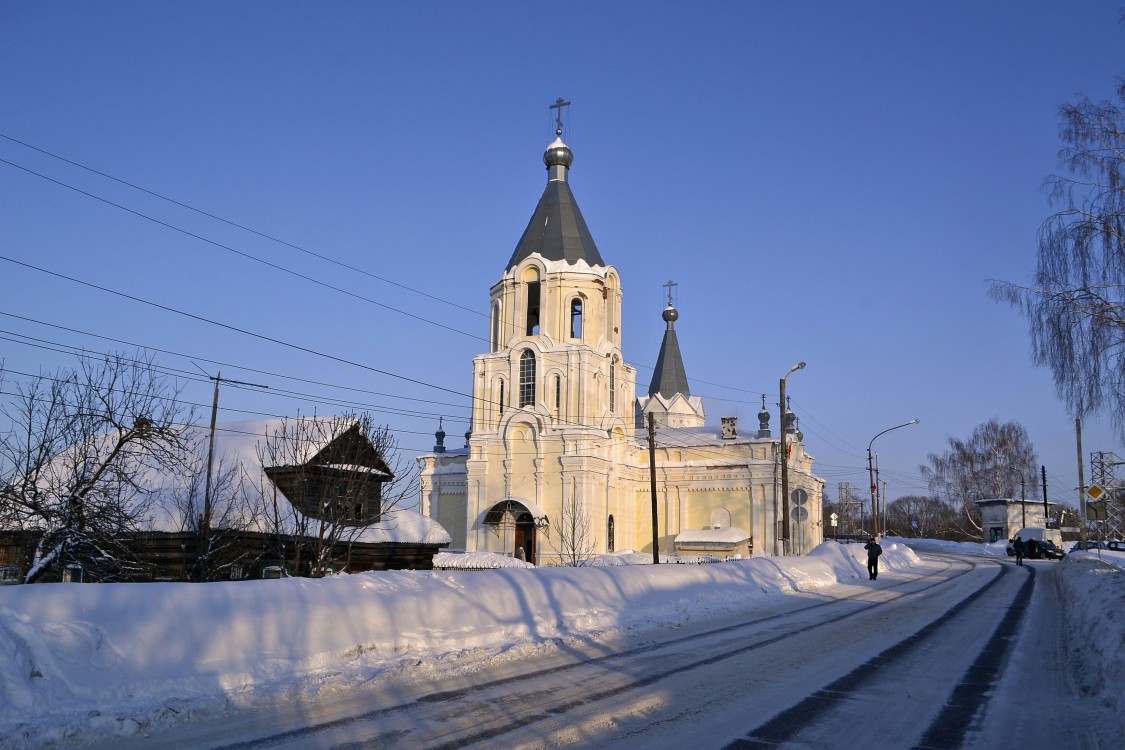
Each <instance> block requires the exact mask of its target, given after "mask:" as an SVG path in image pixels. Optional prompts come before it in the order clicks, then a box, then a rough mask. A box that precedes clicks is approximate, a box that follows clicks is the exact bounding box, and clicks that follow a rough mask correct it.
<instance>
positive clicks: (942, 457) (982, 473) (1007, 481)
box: [919, 419, 1039, 536]
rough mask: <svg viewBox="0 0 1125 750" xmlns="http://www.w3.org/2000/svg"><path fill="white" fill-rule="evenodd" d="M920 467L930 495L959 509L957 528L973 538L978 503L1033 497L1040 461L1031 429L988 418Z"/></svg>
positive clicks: (976, 531) (978, 525)
mask: <svg viewBox="0 0 1125 750" xmlns="http://www.w3.org/2000/svg"><path fill="white" fill-rule="evenodd" d="M928 458H929V464H928V465H926V464H924V465H922V466H920V467H919V471H921V473H922V477H923V478H924V479H925V480H926V481H927V482H928V483H929V486H930V491H931V492H933V493H935V494H937V495H938V496H939V497H940V498H941V499H943V500H945V501H946V502H948V503H950V504H951V505H952V506H953V507H955V508H959V509H960V511H961V512H960V515H959V518H958V519H957V522H956V523H955V524H954V525H955V527H956V528H957V529H958V530H960V531H962V532H963V533H965V534H966V535H970V536H978V535H979V534H980V533H981V532H982V525H981V514H980V508H979V507H978V506H977V505H976V501H977V500H986V499H990V498H1014V497H1019V496H1020V480H1021V478H1022V479H1023V481H1024V491H1025V492H1026V493H1027V494H1028V495H1029V496H1031V497H1034V496H1035V491H1036V488H1037V487H1038V486H1039V485H1038V480H1037V478H1036V469H1037V468H1038V466H1039V459H1038V457H1037V456H1036V453H1035V447H1034V446H1033V445H1032V443H1031V439H1030V438H1029V437H1028V435H1027V430H1025V429H1024V427H1023V425H1021V424H1020V423H1019V422H1016V421H1011V422H1005V423H1004V424H1001V423H1000V422H999V421H998V420H996V419H990V420H989V421H987V422H985V423H984V424H982V425H979V426H978V427H977V428H976V429H974V430H973V434H972V436H971V437H970V438H969V439H968V440H960V439H958V438H949V450H947V451H945V452H944V453H940V454H938V453H931V454H930V455H929V457H928Z"/></svg>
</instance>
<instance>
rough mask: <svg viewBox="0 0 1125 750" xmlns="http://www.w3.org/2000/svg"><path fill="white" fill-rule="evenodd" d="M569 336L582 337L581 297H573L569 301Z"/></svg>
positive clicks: (573, 337)
mask: <svg viewBox="0 0 1125 750" xmlns="http://www.w3.org/2000/svg"><path fill="white" fill-rule="evenodd" d="M570 337H571V338H572V339H581V338H582V298H581V297H575V298H574V299H572V300H571V301H570Z"/></svg>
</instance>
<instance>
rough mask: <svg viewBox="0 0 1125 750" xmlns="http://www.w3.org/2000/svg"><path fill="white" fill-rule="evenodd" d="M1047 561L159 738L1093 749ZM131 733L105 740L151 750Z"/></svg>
mask: <svg viewBox="0 0 1125 750" xmlns="http://www.w3.org/2000/svg"><path fill="white" fill-rule="evenodd" d="M1052 565H1053V564H1052V563H1035V564H1029V565H1027V566H1025V567H1023V568H1017V567H1015V566H1014V565H1012V564H1010V563H1009V562H1007V561H995V560H988V559H983V558H956V557H950V556H929V557H927V563H926V565H925V566H923V567H920V568H915V569H913V570H912V571H911V572H910V573H898V574H888V573H884V574H883V575H881V576H880V579H879V580H878V581H877V582H867V581H864V582H863V585H859V584H854V585H841V586H838V587H835V588H834V589H833V590H831V591H826V592H821V595H817V596H814V595H805V596H793V597H778V598H777V599H774V600H771V601H770V602H769V604H768V605H767V606H768V608H766V607H763V608H762V609H760V610H759V611H757V612H755V614H754V615H753V616H752V617H749V618H741V619H739V620H737V621H735V620H728V621H722V622H719V621H715V620H709V621H707V622H700V623H697V624H696V625H695V626H694V627H690V628H687V627H685V628H679V629H676V630H672V631H663V632H660V633H657V634H653V633H648V634H647V635H646V636H644V637H643V638H641V639H632V640H623V639H615V640H590V641H586V642H574V641H569V642H563V643H556V644H553V645H552V646H540V647H537V648H535V649H531V650H517V651H516V653H510V654H507V655H506V656H504V657H501V658H493V659H491V660H489V661H487V662H474V661H472V660H467V661H466V663H465V664H464V665H462V666H461V667H460V668H459V669H457V670H455V672H456V673H455V674H444V673H443V675H442V678H441V680H440V683H438V682H435V681H432V680H431V681H426V682H423V681H418V680H417V679H416V678H415V677H412V676H411V675H410V674H405V673H404V674H402V675H399V676H398V677H397V678H395V679H393V680H389V681H383V682H381V683H380V684H379V685H378V686H377V687H376V688H374V689H373V690H372V691H370V692H358V693H356V694H355V695H353V696H352V697H351V698H350V699H349V700H348V701H346V702H339V701H337V702H334V703H332V704H331V705H311V706H310V705H307V704H302V705H300V707H299V708H294V707H290V708H289V709H287V710H285V711H283V712H282V711H278V712H273V713H266V714H255V715H248V716H244V717H242V718H241V719H240V720H238V721H237V722H234V723H229V724H222V725H209V726H204V727H198V726H190V725H189V726H187V727H181V729H180V730H179V731H177V733H176V738H175V740H174V742H172V743H171V744H170V743H169V738H161V743H160V745H159V746H160V747H175V748H198V747H209V748H229V749H230V750H235V748H238V749H245V750H251V749H252V748H338V749H340V750H343V749H345V748H347V749H348V750H351V749H352V748H460V747H481V748H485V747H488V748H496V747H504V748H547V747H608V746H617V747H644V748H681V747H693V748H707V747H714V748H723V747H727V748H757V747H762V748H765V747H770V748H776V747H792V748H804V747H807V748H827V747H832V748H850V747H856V748H859V747H870V746H880V747H903V748H908V747H921V748H957V747H972V746H980V747H997V746H1001V745H1002V744H1007V743H1008V742H1010V739H1011V737H1012V736H1013V733H1015V734H1016V736H1021V737H1028V736H1031V737H1036V738H1037V741H1036V745H1037V746H1040V745H1041V746H1053V747H1068V748H1081V747H1089V748H1094V747H1098V746H1099V745H1098V742H1097V738H1096V737H1093V736H1083V735H1082V733H1081V732H1080V731H1079V730H1078V729H1076V727H1078V726H1083V725H1084V723H1083V722H1082V714H1081V712H1080V711H1079V710H1078V709H1077V708H1076V706H1077V703H1076V701H1075V700H1074V699H1073V698H1072V697H1071V696H1072V693H1073V688H1072V686H1071V685H1070V684H1069V682H1068V681H1067V679H1066V674H1067V671H1066V669H1065V668H1064V666H1065V665H1064V664H1063V661H1062V660H1063V657H1064V653H1065V651H1064V649H1063V648H1062V646H1061V643H1060V635H1061V632H1062V630H1061V627H1060V625H1059V619H1060V618H1059V612H1058V610H1057V608H1056V602H1055V596H1056V594H1055V591H1054V586H1053V578H1054V570H1053V568H1052V567H1051V566H1052ZM423 671H424V670H423ZM997 683H999V684H1000V689H1001V690H1003V691H1004V695H1005V698H1006V699H1005V700H1003V701H993V700H992V697H993V696H994V695H995V694H996V693H995V690H996V688H995V685H996V684H997ZM1011 698H1014V699H1011ZM994 704H995V705H994ZM1060 719H1061V720H1064V721H1065V722H1066V723H1063V724H1059V720H1060ZM140 740H141V738H137V742H136V743H135V744H133V743H131V742H129V741H124V742H123V741H120V740H118V741H116V742H114V743H113V745H112V747H113V748H114V750H129V748H132V747H152V746H154V745H153V744H152V741H151V740H149V741H140ZM1040 740H1042V742H1040Z"/></svg>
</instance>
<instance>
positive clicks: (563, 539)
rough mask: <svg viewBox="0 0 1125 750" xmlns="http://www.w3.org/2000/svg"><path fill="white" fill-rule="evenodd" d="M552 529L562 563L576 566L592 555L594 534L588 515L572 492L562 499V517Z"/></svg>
mask: <svg viewBox="0 0 1125 750" xmlns="http://www.w3.org/2000/svg"><path fill="white" fill-rule="evenodd" d="M553 530H554V531H556V532H557V536H558V543H557V546H556V549H558V551H559V556H560V557H561V558H562V563H563V564H564V565H569V566H571V567H577V566H579V565H581V564H582V562H583V561H585V560H588V559H589V558H590V557H591V556H593V554H594V534H593V529H592V527H591V524H590V516H589V514H587V513H586V511H585V510H584V509H583V508H582V506H581V505H580V504H579V503H578V499H577V498H576V497H575V495H574V494H573V493H571V495H570V497H569V498H567V499H566V500H564V501H563V504H562V517H561V518H560V519H559V524H558V526H555V527H554V528H553Z"/></svg>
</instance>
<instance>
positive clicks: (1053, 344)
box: [991, 79, 1125, 436]
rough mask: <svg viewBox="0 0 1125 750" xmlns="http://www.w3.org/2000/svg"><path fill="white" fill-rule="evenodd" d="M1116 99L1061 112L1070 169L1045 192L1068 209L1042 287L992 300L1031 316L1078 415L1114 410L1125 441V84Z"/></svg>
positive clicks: (1057, 218) (1043, 267)
mask: <svg viewBox="0 0 1125 750" xmlns="http://www.w3.org/2000/svg"><path fill="white" fill-rule="evenodd" d="M1116 95H1117V98H1116V101H1107V102H1100V103H1099V102H1094V101H1091V100H1090V99H1088V98H1086V97H1082V98H1081V99H1080V100H1079V101H1078V102H1077V103H1076V104H1067V105H1064V106H1062V107H1061V108H1060V115H1061V118H1062V124H1061V126H1060V135H1061V138H1062V140H1063V143H1064V144H1065V145H1064V147H1063V149H1062V150H1061V151H1060V152H1059V160H1060V162H1061V165H1062V167H1063V169H1064V170H1065V171H1066V173H1065V174H1063V175H1053V176H1051V177H1048V178H1047V180H1046V182H1045V186H1046V188H1047V189H1048V190H1049V194H1050V199H1051V203H1052V205H1056V206H1059V205H1061V208H1060V209H1059V210H1058V211H1056V212H1055V213H1054V214H1052V215H1051V216H1050V217H1048V218H1047V220H1046V221H1045V222H1044V223H1043V225H1042V226H1041V227H1040V229H1039V242H1038V245H1039V251H1038V263H1037V266H1036V271H1035V277H1034V282H1033V283H1032V284H1031V285H1030V286H1022V285H1017V284H1011V283H1007V282H994V283H993V284H992V289H991V294H992V296H993V297H994V298H996V299H999V300H1001V301H1005V302H1008V303H1009V304H1011V305H1013V306H1014V307H1017V308H1019V309H1020V310H1021V311H1022V313H1023V315H1024V316H1025V317H1026V318H1027V320H1028V322H1029V325H1030V333H1031V351H1032V358H1033V360H1034V361H1035V362H1036V364H1039V365H1045V366H1047V367H1049V368H1050V369H1051V372H1052V375H1053V377H1054V381H1055V387H1056V389H1057V390H1058V394H1059V397H1060V398H1062V399H1063V401H1064V402H1065V403H1066V404H1067V406H1068V407H1069V408H1070V409H1071V411H1072V412H1073V413H1074V414H1076V415H1079V416H1082V415H1085V414H1088V413H1092V412H1097V411H1101V410H1103V409H1104V410H1105V411H1107V412H1108V414H1109V416H1110V417H1111V419H1112V421H1113V424H1114V425H1115V427H1116V428H1117V430H1118V433H1119V434H1121V435H1123V436H1125V79H1123V80H1122V81H1120V82H1119V84H1118V87H1117V91H1116Z"/></svg>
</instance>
